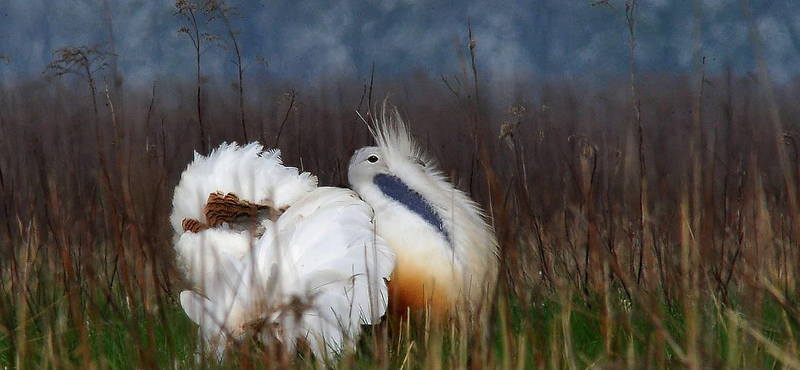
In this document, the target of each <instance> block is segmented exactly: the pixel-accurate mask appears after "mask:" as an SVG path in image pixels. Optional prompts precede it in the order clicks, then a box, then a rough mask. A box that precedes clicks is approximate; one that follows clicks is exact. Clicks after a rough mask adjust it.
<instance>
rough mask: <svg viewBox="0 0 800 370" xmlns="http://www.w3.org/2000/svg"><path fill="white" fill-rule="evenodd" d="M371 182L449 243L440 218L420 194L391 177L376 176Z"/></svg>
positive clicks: (447, 234) (448, 237)
mask: <svg viewBox="0 0 800 370" xmlns="http://www.w3.org/2000/svg"><path fill="white" fill-rule="evenodd" d="M372 182H373V183H374V184H375V185H377V186H378V189H381V192H383V194H386V196H388V197H389V198H392V199H394V200H396V201H397V202H399V203H400V204H402V205H404V206H405V207H406V208H408V209H410V210H411V211H412V212H414V213H416V214H418V215H419V216H420V217H422V219H423V220H425V222H427V223H429V224H430V225H431V226H433V227H434V228H436V230H439V232H440V233H442V235H444V237H445V239H447V242H448V243H451V241H450V234H449V233H448V232H447V230H445V228H444V223H442V219H441V217H439V215H438V214H437V213H436V211H435V210H434V209H433V207H431V205H430V204H429V203H428V202H426V201H425V198H423V197H422V195H420V193H417V192H416V191H414V190H412V189H411V188H409V187H408V185H406V183H404V182H403V180H400V179H399V178H397V177H395V176H391V175H385V174H377V175H375V177H374V178H373V179H372Z"/></svg>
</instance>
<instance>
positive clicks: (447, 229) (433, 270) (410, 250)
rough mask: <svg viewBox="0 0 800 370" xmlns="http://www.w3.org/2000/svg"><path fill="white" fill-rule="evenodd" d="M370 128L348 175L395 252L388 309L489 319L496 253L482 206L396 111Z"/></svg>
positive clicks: (384, 237) (494, 242)
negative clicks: (370, 142)
mask: <svg viewBox="0 0 800 370" xmlns="http://www.w3.org/2000/svg"><path fill="white" fill-rule="evenodd" d="M370 130H371V132H372V135H373V136H374V137H375V141H376V144H377V145H376V146H373V147H366V148H362V149H360V150H358V151H357V152H356V153H355V154H354V155H353V157H352V159H351V160H350V168H349V171H348V178H349V181H350V185H351V186H352V187H353V189H354V190H355V191H356V192H357V193H358V194H359V195H360V196H361V198H362V199H364V201H365V202H367V203H369V204H370V205H371V206H372V207H373V209H374V211H375V220H374V223H375V230H376V233H377V234H378V236H380V237H381V238H383V239H384V240H385V241H386V242H387V244H388V245H389V246H390V247H391V248H392V250H393V251H394V253H395V256H396V258H397V267H396V270H395V271H394V273H393V275H392V280H391V281H390V282H389V284H390V287H389V297H390V306H391V309H392V310H393V311H395V312H399V313H405V312H406V309H407V308H409V307H410V308H411V309H412V310H422V309H427V308H430V310H431V314H432V315H431V316H433V317H434V318H439V319H448V318H450V317H458V318H461V319H469V320H468V321H470V322H473V323H478V320H479V321H480V322H479V323H481V324H486V322H487V320H488V314H489V311H490V310H489V305H490V303H491V298H492V292H493V287H494V284H495V283H496V279H497V274H498V256H497V239H496V237H495V235H494V231H493V230H492V228H491V227H490V226H489V225H488V224H487V223H486V221H485V220H484V218H485V216H484V214H483V211H482V210H481V209H480V207H479V206H478V204H477V203H475V202H474V201H473V200H472V199H470V197H469V196H468V195H467V194H466V193H464V192H463V191H461V190H459V189H457V188H455V187H454V186H453V185H452V184H451V183H450V182H448V181H447V180H446V178H445V176H444V174H443V173H442V172H441V170H439V168H438V166H437V164H436V162H435V161H433V160H432V159H431V158H429V157H428V156H427V155H425V153H424V152H423V151H422V150H421V149H420V148H419V146H417V145H416V143H415V142H414V140H413V139H412V137H411V135H410V133H409V132H408V129H407V128H406V126H405V124H404V122H403V120H402V119H401V118H400V115H399V113H398V112H397V111H396V110H393V111H390V112H387V110H386V109H384V111H383V115H382V117H380V119H379V120H377V121H376V123H375V125H374V126H373V127H370Z"/></svg>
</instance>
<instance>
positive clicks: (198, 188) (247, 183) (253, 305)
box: [170, 144, 394, 357]
mask: <svg viewBox="0 0 800 370" xmlns="http://www.w3.org/2000/svg"><path fill="white" fill-rule="evenodd" d="M218 191H221V192H223V193H230V192H232V193H235V194H236V195H237V196H238V197H239V199H241V200H243V201H249V202H252V203H256V204H270V205H274V207H275V208H278V209H281V210H285V213H283V214H282V215H281V216H280V217H278V218H277V220H275V221H274V222H273V221H271V220H270V219H268V218H263V219H259V220H258V221H257V222H258V225H257V226H258V227H257V228H245V229H243V230H239V229H238V228H235V227H232V226H231V225H227V224H223V225H222V226H219V227H212V228H208V229H205V230H202V231H199V232H191V231H185V232H184V231H183V226H182V221H183V220H184V219H195V220H198V221H201V222H205V215H204V210H203V209H204V206H205V202H206V199H207V198H208V195H209V194H210V193H214V192H218ZM372 217H373V214H372V209H371V208H370V207H369V206H368V205H367V204H365V203H364V202H363V201H361V200H360V199H359V198H358V196H357V195H356V194H355V193H353V192H352V191H351V190H348V189H340V188H330V187H320V188H317V187H316V178H315V177H314V176H312V175H310V174H308V173H299V171H298V170H297V169H295V168H291V167H285V166H283V164H282V163H281V161H280V155H279V152H278V151H269V152H262V148H261V146H260V145H258V144H249V145H247V146H245V147H239V146H237V145H236V144H223V145H222V146H220V147H219V148H218V149H216V150H215V151H214V152H212V153H211V154H210V155H209V156H208V157H204V156H200V155H195V159H194V161H193V163H191V164H190V165H189V167H188V168H187V169H186V171H184V173H183V175H182V177H181V181H180V183H179V185H178V187H177V188H176V189H175V196H174V199H173V214H172V215H171V217H170V221H171V223H172V226H173V228H174V229H175V232H176V235H177V240H176V244H175V251H176V254H177V261H178V266H180V267H181V269H182V271H183V272H184V274H185V276H186V278H187V279H188V280H189V282H190V284H191V285H192V289H191V290H187V291H184V292H182V293H181V297H180V298H181V299H180V300H181V305H182V306H183V308H184V310H185V311H186V313H187V315H188V316H189V317H190V318H191V319H192V320H193V321H194V322H196V323H197V324H198V325H199V326H200V331H201V332H202V334H203V337H204V338H205V340H206V343H207V345H208V348H209V349H210V350H212V351H215V352H216V353H217V354H218V355H219V356H222V354H223V353H224V349H225V348H226V346H227V344H228V342H229V341H230V340H237V339H241V338H243V337H245V336H246V335H248V334H250V335H254V336H255V337H256V338H258V339H259V340H261V341H263V342H265V343H269V342H270V341H273V340H279V341H280V342H282V343H283V344H284V345H285V346H286V347H287V349H289V350H293V349H294V348H295V346H296V345H297V343H298V341H300V340H305V341H306V342H307V343H308V345H309V346H310V348H311V349H312V351H313V352H314V354H315V355H316V356H318V357H324V356H330V355H333V354H334V353H337V352H339V351H341V350H342V349H343V348H344V347H345V346H346V345H348V343H351V342H352V340H353V339H355V338H356V337H357V335H358V333H359V332H360V329H361V325H364V324H373V323H377V322H379V320H380V317H381V316H382V315H383V314H384V313H385V311H386V307H387V287H386V282H385V279H388V278H389V276H390V274H391V272H392V270H393V269H394V255H393V254H392V252H391V250H390V249H389V248H388V247H387V246H386V244H385V243H384V242H383V240H382V239H380V238H377V237H376V236H375V234H374V232H373V225H372V222H371V221H372ZM256 230H257V232H258V234H261V235H257V234H256Z"/></svg>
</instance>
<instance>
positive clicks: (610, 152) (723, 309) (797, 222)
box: [0, 74, 800, 369]
mask: <svg viewBox="0 0 800 370" xmlns="http://www.w3.org/2000/svg"><path fill="white" fill-rule="evenodd" d="M448 81H449V82H450V83H449V84H448V83H443V81H442V80H441V79H439V78H432V77H427V76H424V75H418V76H414V77H413V78H410V79H408V80H406V81H403V82H397V81H392V80H381V79H378V80H377V81H375V82H374V83H370V82H369V80H367V82H366V83H364V84H354V83H352V82H347V81H344V82H343V81H328V82H323V83H321V84H320V85H319V86H316V87H304V88H301V87H296V86H294V85H292V84H290V83H288V82H280V81H264V82H261V83H260V84H257V83H255V82H254V83H252V85H254V86H253V87H252V90H248V94H247V96H246V100H245V101H244V103H243V105H242V108H241V109H240V108H239V103H238V100H237V98H236V97H234V96H235V94H233V93H232V91H233V90H231V89H230V87H229V85H227V84H226V83H224V82H215V81H213V80H211V81H208V82H205V83H204V85H203V89H202V101H203V103H201V107H200V109H199V110H198V109H197V107H196V105H195V96H194V93H195V90H194V89H195V86H191V85H186V84H181V83H169V82H164V83H162V82H159V83H158V84H156V85H154V86H153V88H152V90H133V89H125V88H123V86H116V87H115V86H112V87H111V88H110V89H108V90H107V88H106V87H105V86H101V84H99V83H96V84H95V85H96V86H94V88H96V90H97V92H96V94H94V96H95V97H96V98H97V103H93V102H92V96H93V95H92V94H91V93H90V88H91V87H90V86H87V85H86V81H82V80H79V79H69V78H66V79H60V80H54V81H51V82H45V81H43V80H42V81H39V80H35V81H29V82H16V83H13V84H4V85H0V188H1V190H2V211H1V212H0V273H1V274H2V279H1V280H0V284H2V291H1V292H0V365H2V366H3V367H7V368H18V369H23V368H65V369H66V368H75V369H86V368H99V369H107V368H108V369H122V368H180V369H183V368H205V367H210V368H218V367H219V368H251V367H252V368H265V369H271V368H324V367H332V368H347V369H353V368H355V369H377V368H389V369H396V368H403V369H449V368H474V369H481V368H501V369H528V368H541V369H586V368H608V369H675V368H690V369H700V368H713V369H717V368H722V369H733V368H742V369H759V368H763V369H779V368H780V369H783V368H788V369H798V368H800V352H798V343H797V342H798V340H800V336H799V335H798V330H800V311H799V310H800V304H799V303H798V286H797V284H798V277H800V249H798V245H797V241H798V240H800V235H799V234H798V233H800V209H799V208H798V207H799V206H798V199H797V197H798V195H800V188H798V185H800V183H798V174H800V171H798V169H799V168H800V160H799V159H798V156H799V155H800V152H799V151H798V141H797V140H798V134H800V127H798V121H797V119H796V117H798V116H800V111H799V110H800V108H798V106H797V104H796V101H795V97H796V96H797V93H798V91H799V90H798V88H799V87H800V86H798V85H797V84H796V83H795V84H790V85H787V86H780V87H777V88H776V93H775V94H774V95H772V94H767V93H766V91H767V90H765V86H763V85H762V84H759V83H758V82H757V80H756V79H755V78H754V77H752V76H732V75H730V74H728V75H722V76H708V77H704V82H703V83H699V82H698V81H697V79H695V78H693V77H688V76H661V75H649V76H639V82H638V91H636V92H635V97H636V100H637V101H638V102H639V104H640V110H639V114H638V115H637V110H635V109H634V106H633V105H632V104H631V96H630V85H629V82H628V81H627V80H626V81H614V80H611V81H608V82H607V84H605V85H604V86H602V87H588V88H587V87H586V85H585V83H584V82H583V81H570V80H564V81H552V82H546V81H529V82H525V83H527V84H529V86H530V89H529V90H527V91H529V92H528V93H525V94H518V95H515V96H491V95H492V94H491V89H486V90H483V91H481V93H482V95H480V97H481V98H483V100H480V99H479V94H478V90H477V89H474V90H473V87H468V86H467V85H468V84H467V83H466V81H469V76H463V78H461V79H460V81H464V82H465V84H464V85H463V86H462V85H460V84H459V85H455V84H453V81H454V79H450V80H448ZM520 84H523V83H522V82H520ZM256 85H257V86H256ZM698 86H703V88H702V89H698ZM373 88H374V91H373ZM109 90H110V91H109ZM770 91H771V90H770ZM387 95H388V96H390V98H389V101H390V103H392V104H395V105H397V106H398V107H399V109H400V110H401V112H402V114H403V115H404V116H405V117H406V118H407V120H408V122H409V124H410V126H411V129H412V131H413V132H414V134H415V136H416V137H417V139H418V140H419V142H420V143H422V145H423V146H424V147H425V148H426V149H427V150H428V151H429V152H430V153H431V154H432V155H433V156H434V157H435V158H438V159H439V160H440V162H441V165H442V168H443V169H444V170H445V172H446V173H447V174H448V175H449V176H450V179H451V181H453V182H454V183H455V184H457V185H458V186H459V187H460V188H462V189H464V190H467V191H469V192H470V193H471V194H472V195H473V196H474V197H475V198H476V199H477V200H478V201H480V202H481V203H482V204H483V205H484V206H485V207H486V208H487V209H488V210H489V213H490V215H491V216H492V220H493V224H494V226H495V228H496V230H497V234H498V237H499V239H500V242H501V266H502V267H501V276H500V283H499V286H498V293H497V300H496V307H495V310H494V314H493V317H494V319H493V324H494V325H493V326H492V327H491V330H490V332H489V333H488V335H486V336H485V337H484V336H481V335H477V336H476V335H472V334H471V333H464V332H459V331H457V330H455V329H454V328H451V327H433V328H430V327H427V326H426V325H425V323H424V322H412V323H409V322H402V320H399V319H398V318H388V323H384V324H382V325H380V326H377V327H374V328H370V329H368V330H367V334H366V335H364V336H363V337H362V338H361V340H360V341H359V343H358V346H357V347H356V348H355V349H354V350H353V351H352V352H348V353H344V354H342V356H341V358H340V359H337V360H335V361H332V362H330V363H327V364H324V363H320V362H318V361H315V360H314V359H312V358H311V357H310V356H309V354H308V353H301V354H298V355H297V356H289V355H285V354H283V353H282V352H280V350H279V349H276V348H263V347H258V346H253V345H251V344H250V343H243V344H241V345H240V346H238V347H237V348H234V349H232V351H231V355H230V356H229V357H228V359H227V361H226V363H224V364H217V363H213V362H212V361H209V360H208V359H205V358H202V357H198V356H196V349H197V348H198V338H197V333H196V330H195V327H194V325H193V324H192V323H191V322H190V321H189V319H188V318H187V317H186V316H185V315H184V314H183V312H182V310H181V309H180V306H179V304H178V303H177V301H176V299H177V295H178V293H179V292H180V291H181V290H182V289H184V288H185V287H186V285H185V283H184V282H182V281H181V279H180V278H179V274H178V273H177V272H176V270H175V268H174V265H173V252H172V249H171V248H172V247H171V235H170V232H171V231H170V229H169V225H168V222H167V216H168V214H169V211H170V205H171V197H172V188H173V187H174V186H175V184H176V183H177V180H178V176H179V174H180V172H181V171H182V170H183V168H185V166H186V164H187V163H188V162H189V161H190V160H191V158H192V152H193V150H200V151H202V150H203V149H202V148H203V146H204V145H206V146H213V145H216V144H218V143H220V142H222V141H239V142H243V141H245V138H247V140H259V141H261V142H263V143H264V144H265V145H266V146H267V147H278V148H281V149H282V150H283V154H284V161H285V163H287V164H290V165H294V166H298V167H301V168H302V169H304V170H307V171H311V172H313V173H315V174H317V175H318V176H319V178H320V183H321V184H325V185H336V186H345V185H346V170H347V168H346V167H347V162H348V158H349V155H350V153H351V152H352V151H353V150H354V149H356V148H358V147H361V146H363V145H368V144H370V141H369V136H368V132H367V130H366V127H365V126H364V125H363V124H362V123H360V121H359V120H358V118H357V115H356V113H355V112H356V111H359V112H361V113H362V114H365V113H366V110H367V107H369V106H374V105H375V104H376V103H377V102H379V101H380V100H382V99H383V98H384V97H386V96H387ZM378 97H379V98H378ZM198 114H200V115H202V117H203V121H204V122H205V127H204V128H203V130H202V132H205V133H206V135H205V137H204V138H202V137H201V135H200V132H201V130H199V128H198ZM242 114H243V116H242ZM243 117H245V118H246V119H245V118H243ZM640 135H641V136H640ZM454 143H457V144H454Z"/></svg>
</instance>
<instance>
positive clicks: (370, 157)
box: [367, 154, 378, 163]
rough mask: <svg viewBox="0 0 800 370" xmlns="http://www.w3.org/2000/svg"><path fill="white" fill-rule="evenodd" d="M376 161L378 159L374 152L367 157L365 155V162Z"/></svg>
mask: <svg viewBox="0 0 800 370" xmlns="http://www.w3.org/2000/svg"><path fill="white" fill-rule="evenodd" d="M377 161H378V156H377V155H375V154H372V155H370V156H369V157H367V162H369V163H375V162H377Z"/></svg>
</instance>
